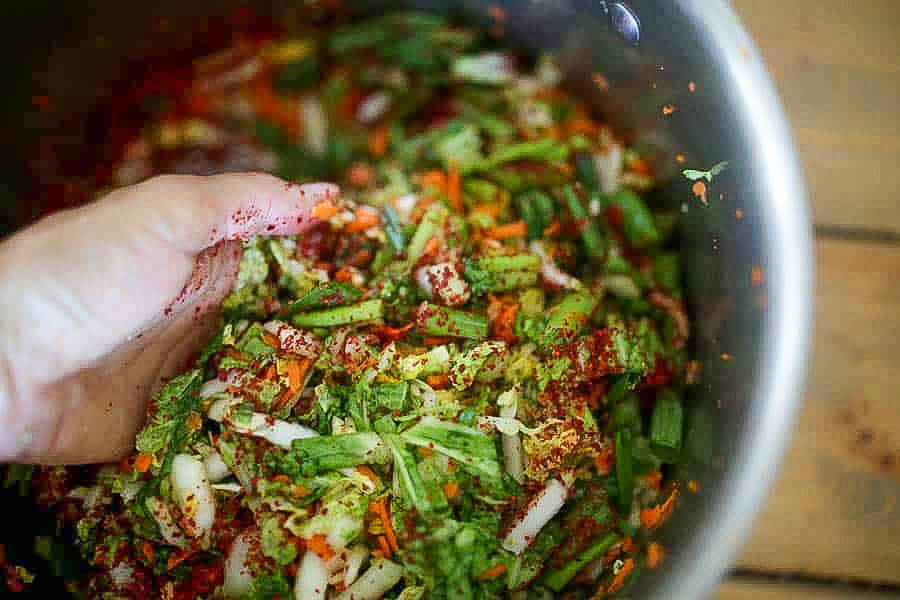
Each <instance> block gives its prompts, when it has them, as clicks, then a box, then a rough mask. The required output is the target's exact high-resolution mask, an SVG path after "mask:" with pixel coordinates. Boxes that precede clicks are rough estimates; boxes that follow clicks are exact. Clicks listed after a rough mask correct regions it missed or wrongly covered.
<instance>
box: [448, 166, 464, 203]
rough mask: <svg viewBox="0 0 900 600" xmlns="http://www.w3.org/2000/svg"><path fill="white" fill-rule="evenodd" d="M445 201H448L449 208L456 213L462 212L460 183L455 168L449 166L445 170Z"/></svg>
mask: <svg viewBox="0 0 900 600" xmlns="http://www.w3.org/2000/svg"><path fill="white" fill-rule="evenodd" d="M447 199H448V200H450V206H452V207H453V210H455V211H456V212H458V213H462V212H463V203H462V181H461V179H460V176H459V171H458V170H457V169H456V166H454V165H450V168H449V169H448V170H447Z"/></svg>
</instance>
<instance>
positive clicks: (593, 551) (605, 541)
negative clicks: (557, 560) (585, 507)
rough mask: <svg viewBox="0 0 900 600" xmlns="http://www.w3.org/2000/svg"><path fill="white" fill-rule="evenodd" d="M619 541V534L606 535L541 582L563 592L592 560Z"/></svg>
mask: <svg viewBox="0 0 900 600" xmlns="http://www.w3.org/2000/svg"><path fill="white" fill-rule="evenodd" d="M618 541H619V536H618V535H617V534H615V533H608V534H606V536H604V537H602V538H600V539H599V540H597V541H596V542H594V543H593V544H591V545H590V546H588V547H587V549H586V550H584V552H582V553H581V554H579V555H578V556H577V557H576V558H575V559H574V560H570V561H569V562H567V563H566V564H565V565H563V566H562V567H561V568H559V569H557V570H555V571H551V572H550V573H548V574H546V575H544V577H543V578H542V579H541V582H542V583H543V584H544V585H545V586H547V587H548V588H550V589H551V590H553V591H554V592H557V593H559V592H561V591H562V589H563V588H564V587H566V584H568V583H569V582H570V581H571V580H572V578H573V577H575V575H577V574H578V571H580V570H581V569H583V568H584V567H585V566H586V565H587V564H588V563H589V562H591V561H592V560H594V559H597V558H600V557H601V556H603V555H604V554H606V551H607V550H609V549H610V548H612V546H613V544H615V543H616V542H618Z"/></svg>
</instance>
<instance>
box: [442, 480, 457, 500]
mask: <svg viewBox="0 0 900 600" xmlns="http://www.w3.org/2000/svg"><path fill="white" fill-rule="evenodd" d="M458 493H459V484H458V483H456V482H455V481H448V482H447V483H445V484H444V495H445V496H447V498H448V499H450V498H455V497H456V495H457V494H458Z"/></svg>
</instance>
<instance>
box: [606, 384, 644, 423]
mask: <svg viewBox="0 0 900 600" xmlns="http://www.w3.org/2000/svg"><path fill="white" fill-rule="evenodd" d="M609 420H610V424H611V425H612V428H613V430H615V431H618V430H620V429H630V430H631V431H632V432H633V433H640V432H641V407H640V406H639V405H638V397H637V395H635V394H633V393H627V394H626V395H625V397H624V398H623V399H622V400H621V401H620V402H618V403H616V404H615V406H613V409H612V412H611V413H610V418H609Z"/></svg>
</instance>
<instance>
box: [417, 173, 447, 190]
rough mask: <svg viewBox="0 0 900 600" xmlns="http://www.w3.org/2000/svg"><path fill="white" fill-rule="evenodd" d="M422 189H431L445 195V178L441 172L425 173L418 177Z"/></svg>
mask: <svg viewBox="0 0 900 600" xmlns="http://www.w3.org/2000/svg"><path fill="white" fill-rule="evenodd" d="M419 181H420V182H421V184H422V187H433V188H435V189H436V190H437V191H439V192H441V193H442V194H446V193H447V176H446V175H445V174H444V172H443V171H438V170H436V169H435V170H432V171H425V172H424V173H422V174H421V175H420V179H419Z"/></svg>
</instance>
